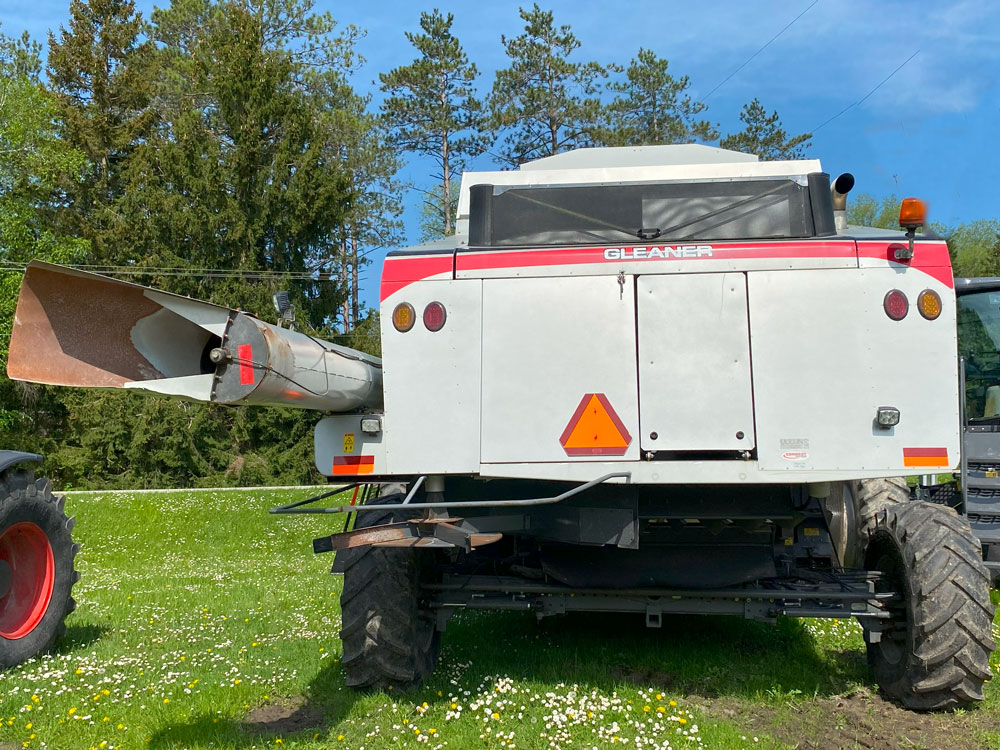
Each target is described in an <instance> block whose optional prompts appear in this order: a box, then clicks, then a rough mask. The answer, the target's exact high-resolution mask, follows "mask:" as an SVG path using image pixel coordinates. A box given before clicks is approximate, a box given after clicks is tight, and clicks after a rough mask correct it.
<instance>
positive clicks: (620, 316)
mask: <svg viewBox="0 0 1000 750" xmlns="http://www.w3.org/2000/svg"><path fill="white" fill-rule="evenodd" d="M456 283H462V282H456ZM465 283H468V282H465ZM474 283H475V282H474ZM482 284H483V330H484V335H483V341H482V347H483V416H482V424H483V433H482V446H483V450H482V461H483V463H494V462H501V463H505V462H510V461H517V462H522V461H532V462H538V461H566V460H568V459H569V456H568V455H567V453H566V450H565V449H564V447H563V445H562V444H561V443H560V436H561V435H562V434H563V432H564V430H565V429H566V427H567V425H568V424H569V422H570V419H571V418H572V417H573V415H574V412H575V411H576V409H577V407H578V406H579V404H580V401H581V399H582V398H583V397H584V396H585V395H586V394H592V393H599V394H604V395H605V397H606V398H607V400H608V402H609V403H610V404H611V407H612V408H613V409H614V410H615V412H616V413H617V415H618V417H619V419H621V421H622V423H623V424H624V425H625V428H626V429H627V430H628V432H629V435H630V437H631V438H632V439H631V442H630V444H629V445H628V447H627V450H626V451H625V452H624V454H623V455H622V456H621V459H622V460H629V459H632V460H634V459H637V458H638V457H639V441H638V440H637V439H636V436H637V435H638V429H639V414H638V398H637V392H636V387H635V384H636V359H635V299H634V296H633V286H632V282H631V280H628V282H627V283H626V284H624V285H619V284H618V281H617V279H616V277H614V276H604V277H588V278H565V277H564V278H556V279H496V280H491V281H484V282H482ZM572 460H574V461H581V460H584V461H587V460H595V459H594V457H593V456H575V457H573V458H572Z"/></svg>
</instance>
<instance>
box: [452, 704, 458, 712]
mask: <svg viewBox="0 0 1000 750" xmlns="http://www.w3.org/2000/svg"><path fill="white" fill-rule="evenodd" d="M451 708H452V710H453V711H454V710H455V709H456V708H458V704H457V703H452V704H451Z"/></svg>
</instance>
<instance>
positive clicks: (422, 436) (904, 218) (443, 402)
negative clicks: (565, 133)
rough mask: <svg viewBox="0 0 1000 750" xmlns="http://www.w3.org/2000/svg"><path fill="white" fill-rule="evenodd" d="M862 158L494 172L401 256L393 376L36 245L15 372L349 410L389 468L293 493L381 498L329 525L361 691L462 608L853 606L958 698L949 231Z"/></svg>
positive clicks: (974, 633) (904, 677)
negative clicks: (878, 215) (945, 498)
mask: <svg viewBox="0 0 1000 750" xmlns="http://www.w3.org/2000/svg"><path fill="white" fill-rule="evenodd" d="M852 184H853V178H851V177H850V175H843V176H841V177H840V178H838V179H837V180H836V182H835V183H834V186H833V189H832V190H831V185H830V180H829V177H828V175H826V174H824V173H823V171H822V168H821V167H820V164H819V162H818V161H815V160H805V161H787V162H758V161H757V159H756V157H752V156H748V155H745V154H740V153H735V152H730V151H724V150H720V149H713V148H709V147H705V146H696V145H685V146H657V147H648V148H625V149H582V150H579V151H575V152H570V153H565V154H559V155H557V156H553V157H549V158H546V159H541V160H539V161H536V162H531V163H528V164H524V165H522V167H521V168H520V170H517V171H507V172H478V173H466V174H465V176H464V177H463V181H462V192H461V197H460V200H459V216H458V234H457V235H456V236H454V237H448V238H445V239H442V240H439V241H435V242H432V243H428V244H425V245H420V246H417V247H412V248H408V249H405V250H399V251H396V252H392V253H390V254H389V255H388V257H387V258H386V260H385V264H384V266H383V270H382V282H381V319H382V351H383V356H384V371H383V361H381V360H379V359H377V358H374V357H371V356H368V355H366V354H363V353H361V352H357V351H354V350H351V349H347V348H344V347H339V346H335V345H333V344H330V343H327V342H324V341H319V340H317V339H315V338H312V337H310V336H307V335H305V334H304V333H301V332H296V331H292V330H288V329H287V328H283V327H279V326H274V325H270V324H268V323H265V322H263V321H261V320H259V319H257V318H254V317H252V316H250V315H247V314H245V313H241V312H237V311H233V310H228V309H225V308H221V307H216V306H214V305H211V304H208V303H205V302H198V301H194V300H191V299H188V298H184V297H179V296H175V295H171V294H165V293H163V292H159V291H155V290H152V289H147V288H143V287H139V286H135V285H132V284H127V283H123V282H120V281H115V280H111V279H106V278H102V277H99V276H95V275H91V274H86V273H81V272H78V271H74V270H71V269H67V268H60V267H56V266H51V265H45V264H40V263H33V264H32V265H31V266H30V267H29V269H28V271H27V274H26V276H25V279H24V284H23V287H22V290H21V296H20V299H19V302H18V309H17V320H16V324H15V328H14V335H13V338H12V341H11V348H10V352H11V354H10V362H9V365H8V372H9V374H10V376H11V377H13V378H18V379H23V380H30V381H35V382H41V383H51V384H59V385H68V386H95V387H103V388H129V389H134V390H137V391H143V392H153V393H157V394H163V395H167V396H174V397H182V398H189V399H196V400H200V401H208V402H213V403H220V404H265V405H283V406H297V407H300V408H306V409H314V410H318V411H323V412H333V414H332V415H330V416H326V417H324V418H323V419H321V420H320V421H319V423H318V424H317V426H316V435H315V455H316V466H317V468H318V469H319V471H320V472H322V473H323V474H325V475H327V476H328V477H331V478H333V479H335V480H339V481H348V482H356V483H359V484H364V485H372V486H374V485H376V484H377V485H379V486H380V487H381V488H382V491H381V493H380V494H379V496H378V497H375V496H374V494H375V493H368V494H370V495H372V496H371V497H370V499H369V501H368V502H367V503H366V505H365V507H364V509H359V508H358V507H351V506H344V507H337V508H318V507H315V505H313V504H311V501H306V502H305V503H297V504H295V505H293V506H285V507H282V508H276V509H275V512H282V513H290V512H296V513H297V512H345V513H352V512H353V513H354V516H353V518H354V522H353V525H349V528H348V530H346V531H343V532H342V533H336V534H332V535H331V536H329V537H324V538H320V539H317V540H315V541H314V543H313V545H314V549H315V551H316V552H327V551H334V550H336V552H337V554H336V559H335V562H334V566H333V569H334V571H335V572H342V573H343V574H344V589H343V594H342V596H341V605H342V610H343V630H342V632H341V638H342V640H343V649H344V653H343V666H344V670H345V673H346V679H347V682H348V684H350V685H353V686H356V687H361V688H386V687H388V686H389V685H394V686H396V687H397V688H402V687H409V686H415V685H418V684H419V683H420V682H421V681H422V680H423V679H424V678H425V677H426V676H427V675H428V674H429V673H430V672H431V671H432V670H433V668H434V664H435V661H436V659H437V655H438V645H439V638H440V633H441V631H443V630H444V628H445V625H446V624H447V622H448V620H449V618H450V617H451V616H452V615H453V614H454V613H455V612H456V611H457V610H459V609H462V608H470V609H501V610H530V611H534V612H535V613H537V615H538V616H539V617H541V616H546V615H555V614H561V613H564V612H569V611H588V612H609V611H611V612H632V613H638V614H639V615H641V616H643V617H644V618H645V621H646V623H647V625H649V626H650V627H659V626H660V625H661V623H662V619H663V617H664V616H665V615H670V614H673V613H705V614H732V615H738V616H742V617H747V618H752V619H756V620H763V621H774V620H775V618H777V617H778V616H779V615H787V616H799V617H835V618H844V617H855V618H857V619H858V620H859V621H860V622H861V624H862V625H863V627H864V634H865V640H866V641H867V643H868V654H869V659H870V661H871V663H872V665H873V668H874V672H875V680H876V681H877V682H878V684H879V685H880V686H881V687H882V688H883V689H884V690H885V692H886V693H887V694H888V695H889V696H891V697H892V698H894V699H895V700H897V701H898V702H899V703H901V704H902V705H904V706H907V707H910V708H915V709H938V708H946V707H951V706H959V705H963V704H967V703H970V702H974V701H978V700H981V699H982V697H983V693H982V690H983V685H984V683H985V682H986V681H987V680H989V679H990V676H991V675H990V668H989V654H990V652H991V651H992V649H993V641H992V638H991V623H992V617H993V606H992V604H991V603H990V598H989V576H988V575H987V573H986V570H985V569H984V567H983V564H982V561H981V559H980V550H979V546H978V544H977V542H976V539H975V538H974V537H973V535H972V534H971V532H970V530H969V526H968V523H967V521H966V520H965V519H964V518H962V517H961V516H959V515H958V514H956V513H955V512H954V511H953V510H952V509H951V508H947V507H943V506H941V505H936V504H932V503H924V502H910V501H909V500H908V491H907V487H906V483H905V481H904V480H903V479H901V478H900V477H901V476H902V475H905V474H917V473H930V472H932V471H935V470H939V471H945V470H948V469H950V468H951V467H952V465H953V464H954V463H956V461H957V458H958V455H959V453H958V452H959V399H958V393H957V383H958V370H957V359H956V357H955V353H956V338H955V319H956V316H955V309H956V303H955V294H954V289H953V281H952V272H951V266H950V261H949V257H948V251H947V248H946V246H945V243H944V242H943V241H941V240H939V239H930V238H927V237H925V236H920V237H916V236H915V231H916V229H917V228H919V227H920V226H921V225H922V224H923V222H924V215H923V213H924V212H923V207H922V204H920V202H919V201H915V200H912V199H910V200H907V201H905V202H904V206H903V212H902V215H901V218H900V222H901V225H902V226H903V228H904V230H905V231H902V230H901V231H898V232H887V231H883V230H876V229H856V228H851V230H848V229H847V227H846V223H845V221H844V208H845V201H846V194H847V192H848V191H849V190H850V188H851V186H852ZM929 351H930V352H935V353H939V354H941V355H942V356H932V357H928V356H927V353H928V352H929ZM332 494H333V493H327V494H326V495H322V496H320V498H322V497H326V496H329V495H332ZM367 496H368V495H367V494H366V495H364V497H367ZM320 498H313V500H319V499H320Z"/></svg>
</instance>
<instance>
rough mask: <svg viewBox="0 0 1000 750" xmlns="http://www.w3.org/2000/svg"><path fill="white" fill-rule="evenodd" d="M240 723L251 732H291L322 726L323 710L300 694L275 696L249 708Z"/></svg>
mask: <svg viewBox="0 0 1000 750" xmlns="http://www.w3.org/2000/svg"><path fill="white" fill-rule="evenodd" d="M242 724H243V728H244V729H246V730H247V731H248V732H251V733H253V734H292V733H293V732H301V731H302V730H304V729H316V728H319V727H321V726H323V712H322V711H320V710H319V709H318V708H315V707H313V706H310V704H309V701H307V700H306V699H305V698H303V697H302V696H297V697H294V698H275V699H274V700H272V701H271V702H269V703H265V704H264V705H262V706H257V707H256V708H254V709H251V711H250V713H248V714H247V715H246V718H245V719H243V722H242Z"/></svg>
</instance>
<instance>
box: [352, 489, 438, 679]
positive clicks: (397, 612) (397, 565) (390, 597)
mask: <svg viewBox="0 0 1000 750" xmlns="http://www.w3.org/2000/svg"><path fill="white" fill-rule="evenodd" d="M392 489H396V488H395V487H393V488H392ZM402 499H403V494H402V493H400V492H389V493H388V494H383V495H382V496H381V497H379V498H378V499H377V500H375V501H374V502H372V503H369V505H380V504H383V503H387V502H388V503H398V502H400V501H401V500H402ZM405 517H408V516H406V515H405V514H400V512H399V511H398V510H395V511H394V510H391V509H388V508H379V509H375V510H371V511H359V512H358V516H357V521H356V523H355V526H354V527H355V528H365V527H369V526H377V525H379V524H384V523H394V522H397V521H401V520H403V519H404V518H405ZM337 557H338V559H337V568H338V569H340V570H342V571H343V573H344V590H343V592H342V593H341V595H340V610H341V617H342V620H343V622H342V629H341V631H340V639H341V641H342V642H343V648H344V654H343V658H342V663H343V666H344V672H345V679H346V682H347V685H348V686H350V687H353V688H358V689H362V690H388V689H389V688H390V687H391V688H393V689H394V690H408V689H412V688H417V687H419V686H420V685H421V684H422V683H423V681H424V679H425V678H426V677H427V676H428V675H430V674H431V672H433V671H434V666H435V664H436V663H437V658H438V652H439V650H440V636H441V634H440V632H439V631H438V629H437V627H436V620H435V616H434V612H433V611H432V610H431V609H429V608H427V607H425V606H422V602H421V597H422V594H421V591H420V585H421V582H424V581H427V580H428V579H429V578H431V577H433V576H434V569H435V567H436V566H435V557H434V554H433V552H431V551H430V550H415V549H412V548H399V547H389V548H384V547H359V548H355V549H347V550H341V551H340V552H338V553H337Z"/></svg>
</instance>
